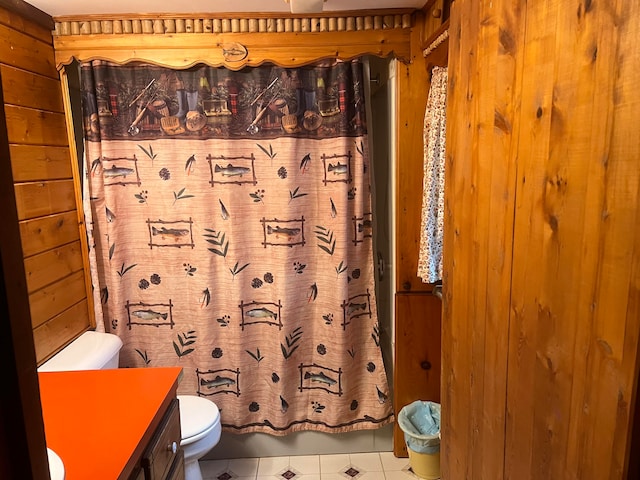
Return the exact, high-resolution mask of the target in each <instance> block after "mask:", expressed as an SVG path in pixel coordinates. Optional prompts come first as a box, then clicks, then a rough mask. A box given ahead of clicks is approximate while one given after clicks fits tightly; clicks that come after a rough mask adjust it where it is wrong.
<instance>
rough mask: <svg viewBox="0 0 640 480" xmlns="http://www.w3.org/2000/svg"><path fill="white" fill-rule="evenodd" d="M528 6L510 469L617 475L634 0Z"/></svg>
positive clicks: (627, 385)
mask: <svg viewBox="0 0 640 480" xmlns="http://www.w3.org/2000/svg"><path fill="white" fill-rule="evenodd" d="M526 10H527V15H526V32H527V42H526V44H525V46H524V49H523V51H522V52H521V55H522V56H523V58H524V62H525V67H524V68H525V72H527V73H526V75H523V78H522V86H521V90H522V94H521V95H522V108H521V111H520V120H519V122H520V125H521V129H520V132H521V135H520V139H519V148H518V151H519V155H518V157H519V158H518V176H517V185H518V190H517V191H518V193H517V199H516V212H515V237H514V252H515V255H514V268H513V279H512V300H511V303H512V307H511V308H512V311H511V328H510V348H509V378H508V393H507V408H508V412H509V422H508V425H507V427H508V428H507V444H508V445H510V450H509V455H508V456H507V457H506V465H505V474H506V475H508V476H509V477H510V478H525V479H526V478H554V477H562V476H564V477H565V478H566V477H571V478H580V479H584V480H596V479H604V478H606V479H610V480H616V479H622V478H626V465H627V457H628V455H629V453H628V444H629V440H630V433H631V422H632V416H633V406H634V405H635V401H634V391H635V388H636V387H635V385H636V383H637V376H638V363H637V362H638V339H639V332H640V248H639V247H640V228H639V227H640V141H638V125H639V124H640V99H639V97H638V89H639V88H640V48H639V46H638V39H639V38H640V2H638V1H628V0H616V1H611V2H602V1H593V2H586V1H585V2H578V3H577V4H576V3H575V2H569V1H567V0H553V1H551V0H549V1H546V2H529V4H528V6H527V9H526ZM550 12H553V15H549V13H550ZM523 406H525V408H523Z"/></svg>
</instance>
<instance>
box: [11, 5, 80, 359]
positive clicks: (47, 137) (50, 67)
mask: <svg viewBox="0 0 640 480" xmlns="http://www.w3.org/2000/svg"><path fill="white" fill-rule="evenodd" d="M0 72H1V74H2V90H3V94H4V109H5V114H6V122H7V135H8V139H9V148H10V161H11V167H12V172H13V181H14V188H15V193H16V208H17V214H18V220H19V226H20V233H21V238H22V249H23V254H24V265H25V270H26V275H27V287H28V291H29V303H30V309H31V322H32V329H33V334H34V339H35V347H36V359H37V362H38V363H42V361H44V360H45V359H46V358H48V357H49V356H50V355H52V354H53V353H55V352H56V351H57V350H59V349H60V348H61V347H63V346H64V345H66V344H67V343H68V342H69V341H70V340H72V339H73V338H75V337H76V336H78V335H79V334H80V333H81V332H83V331H84V330H86V329H88V328H89V327H90V325H91V321H92V320H91V315H90V313H89V310H90V309H89V303H88V300H87V286H86V282H85V273H84V270H83V246H82V245H83V241H84V238H81V236H80V229H79V227H78V223H79V219H80V218H82V216H81V214H80V217H79V213H78V211H77V209H76V201H77V198H79V197H78V195H77V191H76V189H75V187H74V178H73V177H74V175H73V165H74V160H73V159H72V156H71V153H70V149H69V141H68V138H67V129H66V123H65V115H64V107H63V100H62V91H61V86H60V79H59V76H58V71H57V70H56V67H55V61H54V51H53V38H52V35H51V31H50V30H49V29H47V28H45V27H43V26H40V25H38V24H36V23H32V22H30V21H29V20H28V19H25V18H23V17H21V16H19V15H18V14H16V13H12V12H9V11H7V10H3V9H0ZM5 161H6V160H5Z"/></svg>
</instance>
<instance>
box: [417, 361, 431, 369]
mask: <svg viewBox="0 0 640 480" xmlns="http://www.w3.org/2000/svg"><path fill="white" fill-rule="evenodd" d="M420 368H422V369H423V370H431V362H429V361H428V360H425V361H424V362H420Z"/></svg>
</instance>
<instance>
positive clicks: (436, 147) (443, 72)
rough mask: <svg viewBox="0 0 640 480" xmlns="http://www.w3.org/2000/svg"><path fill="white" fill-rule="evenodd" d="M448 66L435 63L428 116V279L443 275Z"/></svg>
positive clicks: (421, 268) (424, 248) (422, 273)
mask: <svg viewBox="0 0 640 480" xmlns="http://www.w3.org/2000/svg"><path fill="white" fill-rule="evenodd" d="M446 112H447V68H446V67H434V68H433V71H432V77H431V88H430V89H429V98H428V100H427V109H426V112H425V116H424V132H423V135H424V180H423V196H422V223H421V230H420V252H419V258H418V276H419V277H421V278H422V281H423V282H424V283H435V282H437V281H439V280H441V279H442V241H443V230H444V229H443V226H444V166H445V140H446V129H447V121H446Z"/></svg>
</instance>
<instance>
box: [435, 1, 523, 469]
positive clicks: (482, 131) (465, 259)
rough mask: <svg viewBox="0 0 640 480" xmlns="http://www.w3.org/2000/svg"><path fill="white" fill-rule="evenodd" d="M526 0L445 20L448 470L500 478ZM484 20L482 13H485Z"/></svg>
mask: <svg viewBox="0 0 640 480" xmlns="http://www.w3.org/2000/svg"><path fill="white" fill-rule="evenodd" d="M521 3H523V2H517V1H507V0H504V1H499V2H493V5H491V4H490V3H489V2H483V1H475V0H473V1H471V0H456V2H454V4H453V11H452V16H451V23H450V28H449V32H450V35H449V41H450V46H449V98H448V111H447V117H448V118H447V164H446V180H445V185H446V187H445V190H446V192H445V210H446V217H445V246H444V258H445V264H444V270H445V272H444V277H445V278H444V279H443V286H444V311H443V328H442V335H443V345H442V351H443V379H442V409H443V410H442V411H443V415H442V450H441V464H442V475H443V478H447V479H458V478H464V479H467V480H472V479H477V480H481V479H492V480H500V479H502V478H504V477H503V468H504V466H503V463H504V451H505V449H506V448H508V447H507V445H506V444H505V433H504V431H505V421H506V378H507V349H508V345H509V342H508V340H509V309H510V305H509V301H510V292H509V290H510V280H511V262H512V248H513V247H512V244H513V212H514V200H515V187H516V185H515V175H516V163H515V162H514V161H513V158H514V150H515V147H516V145H517V143H516V142H515V141H514V138H515V137H517V132H518V125H517V123H516V121H515V120H516V118H517V112H518V108H519V107H518V103H517V97H516V95H515V91H514V89H513V88H502V87H503V86H504V85H508V86H511V85H513V84H514V83H516V81H517V78H518V75H519V74H520V73H521V64H520V63H519V62H520V57H519V56H517V55H516V52H517V50H518V49H519V48H521V47H522V42H523V33H522V32H523V31H522V30H521V29H520V26H519V24H518V21H519V20H518V19H519V15H520V8H521V5H520V4H521ZM480 19H483V21H480Z"/></svg>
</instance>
